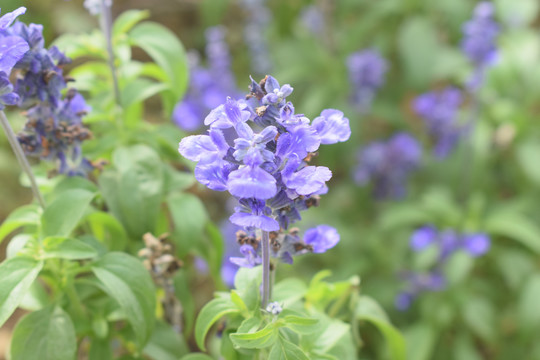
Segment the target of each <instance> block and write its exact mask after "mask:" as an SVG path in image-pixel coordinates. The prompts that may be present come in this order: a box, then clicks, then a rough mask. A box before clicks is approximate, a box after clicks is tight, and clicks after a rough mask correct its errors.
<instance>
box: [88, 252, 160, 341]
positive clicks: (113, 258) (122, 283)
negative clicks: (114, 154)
mask: <svg viewBox="0 0 540 360" xmlns="http://www.w3.org/2000/svg"><path fill="white" fill-rule="evenodd" d="M92 271H93V273H94V274H95V275H96V277H97V278H98V279H99V280H100V282H101V283H102V284H103V286H104V288H105V289H106V291H107V293H108V294H109V295H110V296H111V297H112V298H114V299H115V300H116V301H117V302H118V304H119V305H120V308H121V309H122V311H123V313H124V315H125V318H126V320H127V321H129V323H130V324H131V326H132V328H133V331H134V332H135V337H136V340H137V344H138V345H139V347H142V346H143V345H144V344H145V343H146V342H147V341H148V339H149V338H150V335H151V334H152V329H153V327H154V310H155V307H156V299H155V288H154V284H153V282H152V278H151V277H150V274H149V273H148V271H147V270H146V269H145V268H144V266H143V265H142V263H141V262H140V261H139V260H137V259H136V258H134V257H133V256H130V255H127V254H124V253H119V252H111V253H108V254H107V255H105V256H104V257H103V258H101V259H100V260H99V261H97V262H96V263H94V264H93V265H92Z"/></svg>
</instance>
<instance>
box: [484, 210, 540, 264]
mask: <svg viewBox="0 0 540 360" xmlns="http://www.w3.org/2000/svg"><path fill="white" fill-rule="evenodd" d="M485 230H486V232H487V233H488V234H490V235H499V236H505V237H508V238H510V239H512V240H515V241H518V242H520V243H521V244H523V245H525V246H526V247H528V248H529V249H531V250H532V251H534V252H535V253H537V254H540V228H539V227H538V226H537V225H536V224H535V223H533V222H532V221H530V220H529V219H527V218H526V217H525V216H523V215H521V214H519V213H515V212H509V211H497V212H494V213H492V214H490V215H489V216H488V218H487V219H486V222H485Z"/></svg>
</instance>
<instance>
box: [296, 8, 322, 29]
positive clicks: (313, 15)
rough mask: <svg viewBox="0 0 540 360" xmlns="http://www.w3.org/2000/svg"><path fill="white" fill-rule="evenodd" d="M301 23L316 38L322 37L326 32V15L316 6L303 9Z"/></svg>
mask: <svg viewBox="0 0 540 360" xmlns="http://www.w3.org/2000/svg"><path fill="white" fill-rule="evenodd" d="M300 22H301V23H302V25H304V26H305V27H306V28H307V29H308V30H309V31H310V32H311V33H312V34H313V35H315V36H320V35H321V34H322V32H323V31H324V27H325V20H324V14H323V12H322V11H321V9H319V7H318V6H316V5H308V6H306V7H305V8H303V9H302V11H301V12H300Z"/></svg>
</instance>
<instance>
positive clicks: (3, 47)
mask: <svg viewBox="0 0 540 360" xmlns="http://www.w3.org/2000/svg"><path fill="white" fill-rule="evenodd" d="M25 12H26V8H25V7H20V8H18V9H17V10H15V11H12V12H10V13H7V14H4V15H2V17H0V72H4V73H5V74H6V75H8V76H9V74H10V73H11V69H13V67H14V66H15V64H16V63H17V62H18V61H19V60H20V59H21V58H22V57H23V56H24V54H25V53H26V52H27V51H28V49H29V46H28V43H27V42H26V41H25V39H24V38H22V37H20V36H17V35H14V34H11V33H10V27H11V26H12V24H13V22H14V21H15V19H16V18H17V17H18V16H20V15H22V14H24V13H25ZM9 105H12V104H9Z"/></svg>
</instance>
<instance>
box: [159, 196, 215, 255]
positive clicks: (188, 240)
mask: <svg viewBox="0 0 540 360" xmlns="http://www.w3.org/2000/svg"><path fill="white" fill-rule="evenodd" d="M167 206H168V208H169V211H170V212H171V217H172V221H173V224H174V230H173V234H172V239H173V240H174V241H175V243H176V245H177V249H176V250H177V252H178V255H179V256H180V257H183V256H185V255H186V254H187V253H188V252H189V250H190V249H191V248H193V246H195V244H196V243H197V242H200V241H201V238H202V236H203V231H204V225H205V224H206V222H207V221H208V215H207V214H206V209H205V208H204V205H203V204H202V202H201V200H199V198H198V197H196V196H194V195H192V194H186V193H181V194H173V195H171V196H169V198H168V199H167Z"/></svg>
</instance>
